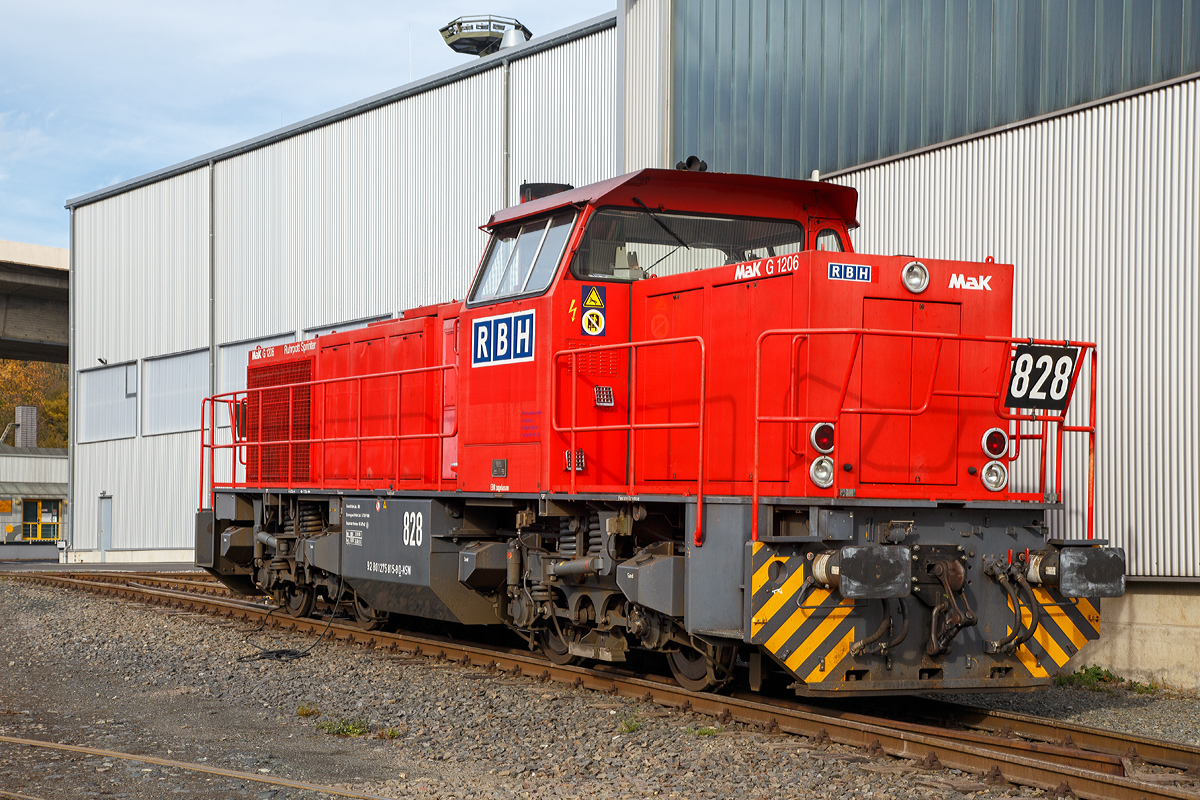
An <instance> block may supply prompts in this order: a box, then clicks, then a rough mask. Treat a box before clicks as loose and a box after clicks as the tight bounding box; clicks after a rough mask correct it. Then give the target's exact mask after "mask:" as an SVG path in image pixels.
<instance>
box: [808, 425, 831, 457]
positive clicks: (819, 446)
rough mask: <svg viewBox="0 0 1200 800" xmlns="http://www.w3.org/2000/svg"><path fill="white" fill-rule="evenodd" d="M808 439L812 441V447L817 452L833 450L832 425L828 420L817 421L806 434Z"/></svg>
mask: <svg viewBox="0 0 1200 800" xmlns="http://www.w3.org/2000/svg"><path fill="white" fill-rule="evenodd" d="M808 440H809V441H810V442H812V446H813V449H815V450H816V451H817V452H818V453H832V452H833V425H831V424H830V423H828V422H818V423H817V424H816V425H813V428H812V432H811V433H809V435H808Z"/></svg>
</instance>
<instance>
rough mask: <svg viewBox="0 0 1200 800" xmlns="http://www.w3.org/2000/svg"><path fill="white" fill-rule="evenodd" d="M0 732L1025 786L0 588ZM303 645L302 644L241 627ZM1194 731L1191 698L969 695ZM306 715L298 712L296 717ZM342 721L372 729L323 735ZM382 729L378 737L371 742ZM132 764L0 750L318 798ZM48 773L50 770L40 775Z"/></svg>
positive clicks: (262, 753)
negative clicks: (264, 657) (273, 652)
mask: <svg viewBox="0 0 1200 800" xmlns="http://www.w3.org/2000/svg"><path fill="white" fill-rule="evenodd" d="M0 603H2V604H3V608H4V609H5V613H4V614H3V616H2V617H0V629H2V633H0V659H2V661H0V663H3V664H5V665H7V671H6V675H7V678H6V680H5V681H4V684H3V686H0V732H3V733H4V734H6V735H10V736H20V737H26V738H33V739H41V740H45V741H54V742H66V743H70V744H81V745H87V746H91V747H98V748H105V749H110V750H114V751H122V752H134V753H139V754H143V755H154V756H159V757H162V758H168V759H175V760H178V761H182V762H189V763H196V764H207V765H213V766H220V767H224V768H227V769H236V770H239V771H242V772H248V773H253V774H261V775H266V776H270V775H278V776H282V777H287V778H291V779H293V780H302V781H307V782H311V783H317V784H322V785H328V786H335V785H336V786H341V787H345V788H351V787H352V788H355V789H358V790H361V791H365V792H370V793H375V794H380V795H383V796H388V797H436V798H491V797H497V798H513V797H549V798H643V797H664V798H727V797H739V798H747V800H749V799H750V798H780V797H829V798H896V799H897V800H898V799H899V798H911V797H948V796H949V797H957V796H964V795H970V796H975V797H1003V796H1009V797H1029V796H1041V795H1042V793H1041V792H1040V791H1037V790H1032V789H1029V788H1023V787H1011V786H1002V787H990V786H985V785H983V784H981V783H978V782H977V780H976V779H975V777H974V776H971V775H965V774H962V773H958V772H957V771H955V770H935V771H927V770H920V769H918V768H917V767H916V766H915V765H914V764H913V763H912V762H906V761H900V760H895V759H889V758H882V759H868V758H866V756H865V754H864V753H863V752H862V751H858V750H853V749H850V748H846V747H842V746H839V745H820V746H818V745H816V744H815V743H814V742H813V741H811V740H809V739H805V738H803V737H793V736H787V735H772V734H767V733H764V732H761V731H757V730H754V729H751V728H749V727H746V726H742V725H739V724H737V723H734V724H731V725H729V726H725V727H722V726H719V725H717V723H716V722H715V721H713V720H712V719H710V718H708V717H702V716H698V715H695V714H691V713H683V712H678V711H667V710H665V709H661V708H659V707H657V706H652V705H649V704H645V703H640V702H638V701H636V700H632V699H624V698H614V697H610V696H607V695H603V694H599V693H596V692H591V691H588V690H577V689H574V688H571V687H568V686H564V685H561V684H555V683H548V684H544V683H538V682H536V681H534V680H532V679H527V678H510V677H506V676H503V675H496V674H491V673H487V672H484V671H482V670H479V669H472V668H461V667H457V666H454V665H451V664H445V663H440V664H439V663H435V662H434V661H433V660H432V659H412V658H406V657H404V656H402V655H392V654H387V653H383V652H376V651H371V650H367V649H364V648H360V647H355V646H347V645H340V644H333V643H327V642H323V643H321V644H320V645H319V646H318V647H317V648H316V649H315V650H314V651H313V653H312V655H311V656H309V657H307V658H304V659H301V660H299V661H294V662H290V663H280V662H268V661H250V662H239V661H238V658H239V657H241V656H245V655H247V654H249V653H251V652H252V651H253V648H252V647H251V646H250V645H249V644H247V643H246V641H245V639H246V635H247V632H248V631H249V630H251V629H252V628H253V627H254V626H253V625H250V624H245V623H240V622H231V621H228V620H219V619H216V618H213V617H207V616H203V615H198V614H191V613H183V612H178V611H166V610H163V609H160V608H154V607H148V606H142V605H139V604H135V603H130V602H127V601H120V600H116V599H111V598H103V597H96V596H93V595H88V594H83V593H77V592H68V591H65V590H58V589H48V588H43V587H37V586H32V585H28V584H24V583H20V582H17V581H8V580H2V581H0ZM254 641H255V642H256V643H257V644H258V645H260V646H263V647H293V648H298V649H305V648H307V647H308V646H309V645H311V644H312V642H313V638H312V637H309V636H303V635H299V634H296V635H291V634H283V633H278V632H263V633H259V634H257V635H256V636H254ZM971 699H972V700H973V701H976V702H982V703H987V704H989V705H993V706H995V707H1003V708H1007V709H1010V710H1014V711H1022V712H1025V713H1034V714H1041V715H1046V716H1054V717H1057V718H1060V719H1067V720H1071V721H1075V722H1080V723H1083V724H1088V725H1097V726H1104V727H1113V728H1122V729H1125V730H1130V731H1135V732H1138V733H1142V734H1144V735H1152V736H1163V737H1166V738H1174V739H1176V740H1179V741H1190V742H1195V741H1196V740H1197V724H1198V721H1200V703H1198V702H1197V698H1196V697H1195V696H1191V695H1181V694H1176V693H1170V694H1167V693H1162V692H1159V693H1155V694H1151V695H1133V694H1132V693H1130V692H1127V691H1125V690H1123V689H1118V690H1116V691H1115V692H1113V693H1112V694H1107V693H1102V692H1092V691H1088V690H1084V689H1065V688H1056V689H1054V690H1051V691H1050V692H1048V693H1039V694H1033V695H1013V696H1005V697H997V696H983V697H973V698H971ZM301 711H303V712H305V713H308V712H312V713H311V714H310V715H308V716H301V715H300V713H298V712H301ZM339 722H347V723H351V722H354V723H358V724H360V725H361V726H362V727H363V728H365V730H367V731H369V735H366V736H355V737H345V736H336V735H331V734H329V733H326V732H324V731H323V730H322V729H321V726H323V725H324V726H326V727H328V726H329V725H331V724H336V723H339ZM381 734H382V736H383V737H386V738H380V737H381ZM149 766H150V765H147V764H144V763H140V762H129V761H114V760H111V759H103V758H99V757H93V756H85V755H80V754H68V753H55V752H53V751H49V750H43V749H40V748H39V749H36V750H34V749H31V748H27V747H21V746H17V745H11V744H0V788H4V789H7V790H9V791H13V792H18V793H25V794H28V795H30V796H36V797H38V798H58V797H63V798H67V797H70V798H75V797H105V798H108V797H113V798H121V797H134V798H142V797H147V798H158V797H163V798H166V797H172V798H177V797H196V798H218V797H219V798H256V799H259V798H264V799H265V798H271V799H272V800H282V799H283V798H290V797H315V796H320V795H314V794H313V793H311V792H306V791H301V790H297V789H290V788H279V787H272V786H269V785H266V784H251V783H245V782H240V781H238V780H235V779H230V778H220V777H213V776H205V775H203V774H197V773H189V772H187V771H184V770H179V769H170V768H158V767H154V768H149V769H148V767H149ZM56 776H57V777H56Z"/></svg>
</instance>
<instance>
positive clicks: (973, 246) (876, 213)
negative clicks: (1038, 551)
mask: <svg viewBox="0 0 1200 800" xmlns="http://www.w3.org/2000/svg"><path fill="white" fill-rule="evenodd" d="M1198 119H1200V80H1189V81H1186V82H1182V83H1177V84H1175V85H1173V86H1168V87H1166V88H1160V89H1156V90H1153V91H1148V92H1145V93H1142V94H1138V95H1135V96H1132V97H1127V98H1124V99H1120V100H1116V101H1114V102H1111V103H1106V104H1103V105H1099V106H1096V107H1092V108H1088V109H1085V110H1082V111H1078V112H1073V113H1067V114H1064V115H1062V116H1058V117H1054V118H1052V119H1047V120H1044V121H1040V122H1036V123H1033V124H1029V125H1026V126H1022V127H1018V128H1015V129H1010V130H1004V131H1000V132H997V133H995V134H991V135H986V136H983V137H981V138H976V139H972V140H969V141H965V142H963V143H961V144H956V145H953V146H948V147H943V148H940V149H937V150H934V151H931V152H927V153H922V154H919V155H914V156H911V157H906V158H900V159H897V160H893V161H889V162H886V163H883V164H880V165H876V166H872V167H868V168H864V169H860V170H855V171H850V172H847V173H842V174H839V175H838V176H836V177H834V178H833V179H834V180H836V182H838V183H845V184H848V185H852V186H854V187H856V188H857V189H858V190H859V192H860V209H859V214H858V218H859V220H860V221H861V223H862V227H861V228H860V229H859V230H858V231H857V232H856V233H855V234H853V239H854V242H855V247H856V249H859V250H861V251H863V252H872V253H889V254H890V253H913V254H919V255H922V256H926V257H930V258H965V259H976V260H982V259H983V258H985V257H986V256H989V255H991V256H994V257H995V258H996V260H997V261H1001V262H1007V263H1012V264H1015V265H1016V287H1015V300H1014V302H1015V317H1014V328H1015V332H1016V333H1017V334H1019V335H1033V336H1038V337H1048V338H1049V337H1052V338H1061V337H1067V336H1070V337H1072V338H1077V339H1091V340H1094V341H1096V342H1097V343H1098V344H1099V352H1100V369H1099V385H1100V388H1099V402H1098V408H1099V417H1098V423H1097V425H1098V431H1099V433H1098V439H1099V444H1098V453H1097V464H1096V473H1097V478H1096V490H1097V499H1096V531H1097V535H1098V536H1107V537H1109V538H1111V539H1112V540H1113V542H1114V543H1115V544H1117V545H1120V546H1122V547H1125V548H1126V552H1127V554H1128V557H1129V571H1130V574H1133V575H1146V576H1171V577H1175V576H1185V577H1200V529H1198V528H1197V527H1196V525H1195V520H1196V519H1197V518H1200V322H1198V321H1197V318H1198V317H1200V276H1198V275H1197V265H1200V122H1198ZM1072 450H1073V452H1072V453H1071V454H1070V455H1069V456H1068V462H1067V463H1068V464H1070V463H1071V462H1072V461H1073V466H1074V470H1075V475H1076V479H1075V480H1073V481H1072V482H1071V483H1070V485H1069V487H1068V492H1067V498H1066V499H1067V503H1068V505H1069V507H1070V508H1071V513H1070V515H1069V517H1068V519H1067V520H1065V521H1061V520H1060V521H1059V522H1060V524H1061V525H1062V526H1063V529H1064V530H1065V531H1067V532H1068V533H1069V534H1070V535H1072V536H1079V535H1082V515H1081V506H1082V502H1083V499H1084V495H1083V491H1084V488H1083V487H1084V482H1083V478H1084V477H1085V476H1086V461H1083V460H1082V457H1083V456H1085V455H1086V453H1085V451H1083V450H1082V446H1081V445H1078V444H1077V445H1076V446H1074V447H1073V448H1072Z"/></svg>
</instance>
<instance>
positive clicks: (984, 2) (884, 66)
mask: <svg viewBox="0 0 1200 800" xmlns="http://www.w3.org/2000/svg"><path fill="white" fill-rule="evenodd" d="M672 36H673V51H674V63H675V70H674V120H675V123H674V128H673V131H672V133H673V140H674V141H673V143H674V149H675V157H676V158H680V157H683V156H685V155H688V154H692V153H694V154H696V155H698V156H700V157H701V158H704V159H707V161H708V163H709V165H710V168H712V169H715V170H719V171H723V172H750V173H754V174H763V175H777V176H780V177H786V178H806V177H808V175H809V173H810V172H811V171H812V170H814V169H819V170H821V172H831V171H833V170H837V169H846V168H850V167H853V166H855V165H858V164H864V163H866V162H869V161H873V160H875V159H879V158H884V157H887V156H891V155H894V154H897V153H903V152H907V151H910V150H914V149H916V148H919V147H924V146H927V145H931V144H936V143H937V142H943V141H947V140H949V139H953V138H956V137H960V136H964V135H967V134H970V133H975V132H979V131H984V130H988V129H990V128H994V127H998V126H1001V125H1005V124H1007V123H1010V122H1014V121H1017V120H1022V119H1029V118H1031V117H1034V116H1036V115H1039V114H1047V113H1051V112H1054V111H1058V110H1061V109H1065V108H1068V107H1070V106H1076V105H1079V104H1081V103H1086V102H1088V101H1091V100H1095V99H1099V98H1102V97H1109V96H1112V95H1115V94H1118V93H1120V92H1124V91H1129V90H1133V89H1137V88H1139V87H1143V86H1149V85H1151V84H1154V83H1158V82H1160V81H1165V80H1170V79H1172V78H1176V77H1179V76H1182V75H1188V74H1190V73H1192V72H1195V71H1196V70H1200V3H1197V2H1196V0H1105V2H1095V0H1079V1H1076V0H1070V1H1068V0H1020V1H1019V2H1018V0H903V1H901V0H893V1H892V2H880V0H866V1H865V2H864V1H863V0H806V1H805V2H799V1H797V2H788V0H742V2H736V3H730V2H722V1H721V0H692V1H691V2H679V3H677V4H676V5H675V13H674V31H673V34H672Z"/></svg>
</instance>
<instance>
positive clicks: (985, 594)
mask: <svg viewBox="0 0 1200 800" xmlns="http://www.w3.org/2000/svg"><path fill="white" fill-rule="evenodd" d="M856 204H857V193H856V191H855V190H854V189H851V188H848V187H842V186H837V185H833V184H826V183H818V182H808V181H790V180H782V179H775V178H763V177H756V176H742V175H720V174H713V173H695V172H687V171H663V170H642V171H640V172H635V173H631V174H629V175H624V176H620V177H618V178H614V179H612V180H609V181H605V182H602V183H598V184H593V185H591V186H585V187H581V188H579V189H570V188H568V189H566V190H564V191H561V192H558V193H555V194H551V195H548V196H544V197H541V198H538V199H535V200H532V201H530V202H526V203H522V204H521V205H519V206H516V207H513V208H508V209H504V210H502V211H499V212H497V213H496V214H495V215H493V217H492V218H491V220H489V222H488V224H487V225H486V226H485V228H486V229H487V230H488V231H489V232H490V233H491V236H490V240H489V243H488V245H487V248H486V250H485V252H484V254H483V258H482V260H481V262H480V265H479V267H478V269H477V271H476V274H475V277H474V279H473V281H472V283H471V286H470V289H469V291H468V293H467V299H466V300H465V301H464V302H462V303H447V304H442V305H438V306H430V307H426V308H421V309H412V310H409V311H407V312H405V314H404V316H403V318H402V319H398V320H393V321H388V322H384V323H378V324H374V325H372V326H370V327H368V328H367V329H364V330H361V331H350V332H346V333H340V334H335V335H332V336H329V337H321V339H320V340H314V341H312V342H302V343H297V344H296V345H290V346H287V347H285V348H278V350H279V352H275V350H272V351H271V352H265V351H264V352H262V353H259V354H258V355H257V357H253V356H252V359H251V363H250V366H249V368H248V383H247V385H248V386H249V387H250V388H249V389H248V390H247V391H245V392H241V393H234V394H231V395H225V396H217V397H215V398H211V399H210V400H208V401H206V412H205V413H206V417H205V418H206V419H209V420H211V423H212V424H211V425H210V430H209V431H207V432H206V434H205V437H204V444H203V448H204V452H205V459H206V464H207V469H206V476H205V481H206V482H205V484H204V485H203V486H202V495H201V496H202V503H201V505H202V508H201V511H200V515H199V516H198V518H197V563H199V564H201V565H202V566H205V567H206V568H208V569H209V570H210V571H212V572H213V573H214V574H216V575H218V576H220V577H221V578H222V580H224V581H226V583H228V584H229V585H231V586H234V587H237V588H239V589H240V590H244V591H250V590H252V589H253V590H259V591H269V592H271V593H273V594H274V595H275V596H276V597H277V599H278V600H279V601H280V602H281V603H283V604H285V605H286V606H287V607H288V608H289V610H290V611H292V612H293V613H304V614H307V613H310V612H311V611H312V609H313V603H314V602H315V601H316V600H323V601H324V602H326V603H328V604H329V606H330V607H331V608H332V609H333V610H335V611H336V610H338V609H345V610H347V612H348V613H350V614H352V615H353V616H354V617H355V618H356V619H357V620H358V621H359V623H360V624H362V625H364V626H378V625H381V624H385V623H387V621H388V620H389V619H390V618H391V617H392V616H393V615H408V616H420V617H427V618H435V619H443V620H450V621H457V622H462V623H467V624H502V625H507V626H508V627H510V628H511V629H513V630H514V631H516V632H517V633H518V634H519V635H520V636H522V637H523V638H524V639H525V640H526V641H527V642H529V644H530V646H531V647H537V648H539V649H541V650H542V652H544V653H545V654H546V655H547V657H549V658H550V659H551V660H553V661H555V662H558V663H567V662H572V661H577V660H581V659H599V660H609V661H620V660H623V659H624V658H625V655H626V653H628V651H629V650H630V649H633V648H641V649H646V650H651V651H655V652H660V653H663V654H664V655H665V656H666V658H667V662H668V664H669V667H670V669H671V671H672V673H673V674H674V676H675V678H676V680H678V681H679V682H680V683H681V684H683V685H684V686H687V687H689V688H694V689H713V688H718V687H721V686H725V685H728V684H730V683H731V682H734V681H739V680H748V681H749V684H750V685H751V687H752V688H755V689H758V688H760V687H761V686H762V685H763V684H764V682H766V681H767V680H769V679H771V678H772V677H778V678H781V679H784V680H786V682H787V684H788V685H790V686H791V687H792V688H793V689H794V690H795V691H796V692H797V693H801V694H846V693H849V694H863V693H872V692H875V693H906V692H930V691H966V690H971V691H989V690H1001V689H1006V690H1007V689H1021V688H1032V687H1036V686H1040V685H1046V684H1048V683H1049V682H1050V681H1051V679H1052V677H1053V674H1054V673H1055V671H1056V670H1057V669H1059V668H1060V667H1062V666H1064V665H1065V664H1066V661H1067V659H1069V658H1070V656H1071V655H1073V654H1074V653H1075V652H1077V651H1078V649H1079V648H1080V647H1082V646H1084V645H1085V644H1086V642H1087V641H1088V640H1091V639H1095V638H1096V637H1097V636H1098V635H1099V601H1098V599H1097V598H1099V597H1102V596H1115V595H1118V594H1120V593H1121V592H1123V588H1124V554H1123V552H1122V551H1121V550H1120V549H1119V548H1112V547H1108V546H1107V542H1106V541H1105V540H1103V539H1097V538H1094V531H1093V522H1092V507H1093V505H1094V497H1093V495H1092V486H1093V480H1092V477H1091V475H1090V473H1088V472H1087V471H1086V464H1087V463H1088V459H1087V456H1088V454H1089V453H1090V452H1091V448H1094V442H1095V425H1094V419H1095V417H1094V404H1095V385H1096V384H1095V381H1096V369H1097V363H1098V362H1097V357H1096V351H1095V345H1094V344H1091V343H1088V342H1077V341H1061V340H1059V341H1053V342H1051V341H1042V340H1036V339H1029V338H1022V339H1018V338H1014V337H1013V335H1012V314H1013V309H1012V296H1013V295H1012V284H1013V267H1012V266H1011V265H1005V264H999V263H996V262H995V261H993V260H992V259H990V258H989V259H987V260H985V261H983V262H965V261H949V260H933V259H917V258H913V257H910V256H879V255H865V254H861V253H856V252H854V251H853V248H852V246H851V243H850V239H849V236H848V234H849V231H850V230H851V229H852V228H854V227H856V226H857V221H856V219H855V212H856ZM289 348H290V349H289ZM218 409H220V410H221V412H222V413H220V414H218V413H216V412H217V410H218ZM220 418H226V419H233V420H235V421H236V424H235V425H234V426H233V429H232V431H231V433H230V434H225V433H223V432H221V431H219V430H218V428H219V427H220V426H219V424H218V423H217V420H218V419H220ZM227 435H228V436H229V438H231V439H232V441H228V442H227V441H225V440H224V439H223V437H225V436H227ZM224 464H227V466H223V465H224ZM1081 464H1082V465H1084V467H1083V468H1081Z"/></svg>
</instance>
